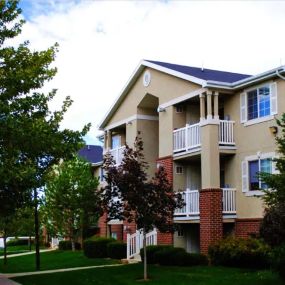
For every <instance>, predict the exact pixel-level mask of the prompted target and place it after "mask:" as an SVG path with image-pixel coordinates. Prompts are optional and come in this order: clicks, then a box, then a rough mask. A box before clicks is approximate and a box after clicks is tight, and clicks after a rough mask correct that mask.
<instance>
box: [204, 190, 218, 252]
mask: <svg viewBox="0 0 285 285" xmlns="http://www.w3.org/2000/svg"><path fill="white" fill-rule="evenodd" d="M199 203H200V252H201V253H203V254H207V253H208V247H209V245H210V244H211V243H213V242H215V241H217V240H220V239H221V238H222V237H223V216H222V190H221V189H219V188H209V189H202V190H200V202H199Z"/></svg>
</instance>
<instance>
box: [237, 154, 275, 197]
mask: <svg viewBox="0 0 285 285" xmlns="http://www.w3.org/2000/svg"><path fill="white" fill-rule="evenodd" d="M274 156H275V154H274V153H267V154H261V155H253V156H248V157H246V158H245V160H244V161H242V191H243V192H250V191H258V190H260V189H267V185H266V184H265V183H264V182H262V181H261V179H260V178H259V175H258V174H259V173H260V172H266V173H275V172H276V171H275V163H274V162H273V161H272V159H273V158H274Z"/></svg>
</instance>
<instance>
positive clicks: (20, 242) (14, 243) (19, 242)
mask: <svg viewBox="0 0 285 285" xmlns="http://www.w3.org/2000/svg"><path fill="white" fill-rule="evenodd" d="M28 244H29V240H28V239H18V238H16V239H11V240H9V241H7V244H6V245H7V246H18V245H28Z"/></svg>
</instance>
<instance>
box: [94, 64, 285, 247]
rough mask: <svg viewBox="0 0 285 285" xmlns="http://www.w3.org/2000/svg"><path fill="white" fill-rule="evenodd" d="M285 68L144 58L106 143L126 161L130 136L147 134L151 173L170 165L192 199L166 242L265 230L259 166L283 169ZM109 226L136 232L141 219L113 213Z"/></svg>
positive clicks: (115, 109)
mask: <svg viewBox="0 0 285 285" xmlns="http://www.w3.org/2000/svg"><path fill="white" fill-rule="evenodd" d="M284 96H285V68H284V67H279V68H276V69H273V70H269V71H266V72H264V73H261V74H258V75H254V76H251V75H247V74H238V73H232V72H224V71H218V70H210V69H203V68H202V69H201V68H195V67H189V66H182V65H176V64H170V63H165V62H157V61H149V60H143V61H141V62H140V64H139V66H138V67H137V68H136V70H135V72H134V73H133V75H132V76H131V78H130V79H129V81H128V83H127V85H126V86H125V88H124V90H123V92H122V93H121V94H120V96H119V98H118V99H117V101H116V102H115V103H114V105H113V106H112V108H111V110H110V111H109V112H108V114H107V115H106V116H105V118H104V119H103V121H102V123H101V125H100V128H101V129H102V130H104V149H105V151H110V152H111V153H112V154H113V156H114V158H115V160H116V162H117V163H118V164H119V163H120V162H121V160H122V154H123V150H124V144H125V143H127V144H129V145H132V144H133V142H134V140H135V137H136V136H137V135H139V136H140V137H141V138H142V139H143V141H144V151H145V158H146V160H147V161H148V163H149V166H150V167H149V169H148V174H149V176H150V177H152V176H153V175H154V172H155V171H156V169H157V166H158V165H163V166H164V167H165V169H166V170H167V173H168V178H169V180H170V182H171V183H172V184H173V189H174V191H180V192H181V193H182V195H183V198H184V200H185V203H186V205H185V207H184V208H182V209H179V210H177V211H176V212H175V214H174V218H173V219H174V223H176V224H177V225H178V229H179V230H178V231H177V232H175V234H173V235H172V234H161V233H158V243H164V244H165V243H166V244H174V246H179V247H184V248H185V249H186V250H187V251H188V252H202V253H206V252H207V249H208V246H209V244H210V243H211V242H214V241H216V240H219V239H221V238H222V237H223V236H225V235H227V234H233V235H235V236H237V237H248V236H251V235H256V234H257V233H258V229H259V225H260V221H261V218H262V216H263V210H264V208H263V204H262V200H261V199H260V196H261V195H262V192H261V191H260V189H261V188H265V187H266V185H264V184H262V183H261V181H259V179H258V178H257V176H256V174H257V172H259V171H265V172H274V171H275V168H274V163H273V162H272V161H271V159H272V158H273V157H275V156H276V155H277V153H276V145H275V137H276V135H278V127H277V125H276V121H275V119H276V118H278V117H280V116H281V114H282V113H283V112H284V111H285V97H284ZM99 224H100V228H101V235H102V236H104V235H110V236H113V237H116V238H118V239H126V234H127V233H132V232H134V231H135V230H136V227H135V225H128V224H126V223H123V222H122V221H117V220H116V221H110V222H109V223H108V224H106V223H105V218H104V217H102V218H101V219H100V223H99Z"/></svg>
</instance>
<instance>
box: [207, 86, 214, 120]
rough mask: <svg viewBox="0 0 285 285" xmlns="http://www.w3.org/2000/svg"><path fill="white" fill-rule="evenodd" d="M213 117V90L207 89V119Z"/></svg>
mask: <svg viewBox="0 0 285 285" xmlns="http://www.w3.org/2000/svg"><path fill="white" fill-rule="evenodd" d="M211 119H213V115H212V92H210V91H207V120H211Z"/></svg>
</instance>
